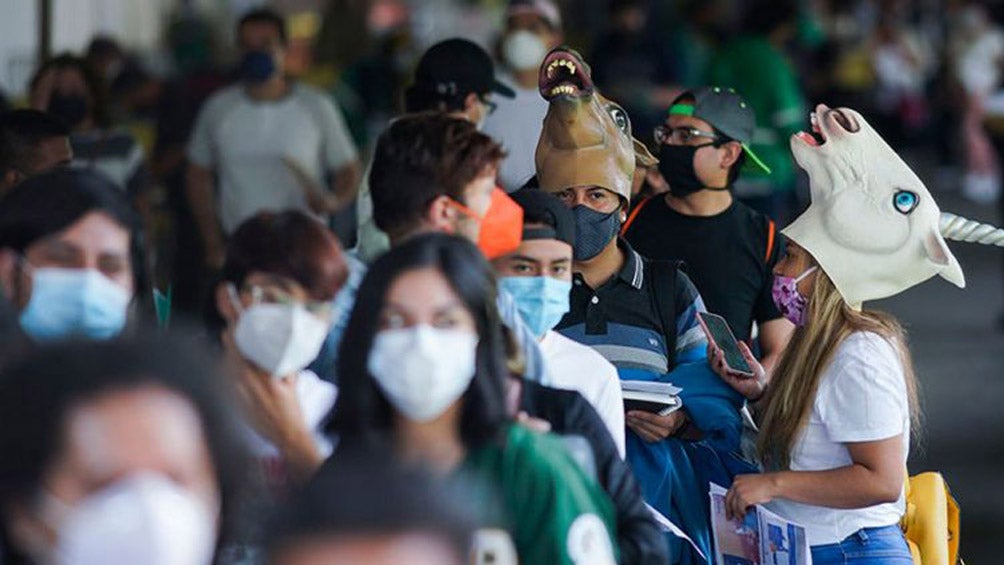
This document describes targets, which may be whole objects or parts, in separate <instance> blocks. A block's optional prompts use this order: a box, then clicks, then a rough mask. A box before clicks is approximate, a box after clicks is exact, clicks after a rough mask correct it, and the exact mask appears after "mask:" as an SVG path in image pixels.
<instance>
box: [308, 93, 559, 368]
mask: <svg viewBox="0 0 1004 565" xmlns="http://www.w3.org/2000/svg"><path fill="white" fill-rule="evenodd" d="M504 156H505V152H504V151H502V148H501V147H499V145H498V144H497V143H495V142H494V141H493V140H492V139H491V138H490V137H488V136H487V135H485V134H483V133H481V132H479V131H478V130H477V129H476V128H475V127H474V124H472V123H471V122H470V121H468V120H464V119H461V118H457V117H454V116H450V115H447V114H444V113H442V112H423V113H418V114H409V115H405V116H402V117H400V118H398V119H397V120H395V121H394V122H392V123H391V124H390V126H389V127H388V128H387V130H386V131H384V132H383V133H382V134H381V135H380V138H379V139H378V140H377V146H376V149H375V151H374V155H373V166H372V168H371V170H370V174H369V177H368V180H369V186H370V189H371V192H370V194H371V196H372V203H373V218H374V222H375V224H376V227H378V228H379V229H380V230H381V231H382V232H385V233H386V234H388V235H389V236H390V244H391V245H392V246H397V245H400V244H401V243H403V242H405V241H407V240H408V239H410V238H412V237H414V236H415V235H418V234H422V233H426V232H445V233H452V234H457V235H460V236H462V237H464V238H466V239H468V240H469V241H471V242H476V243H477V244H478V248H479V249H480V250H481V252H482V253H483V254H484V255H485V256H486V257H488V258H490V259H491V258H495V257H497V256H499V255H502V254H505V253H509V252H511V251H512V250H513V249H515V248H516V247H518V246H519V241H520V237H521V235H522V224H523V217H522V209H521V208H520V207H519V206H518V205H517V204H516V203H515V202H513V201H512V199H511V198H509V196H508V195H506V193H505V192H504V191H502V190H501V189H499V188H497V187H496V186H495V174H496V171H497V170H498V164H499V162H500V161H501V160H502V158H503V157H504ZM349 257H350V261H352V259H351V255H349ZM351 270H352V276H351V278H350V282H349V284H348V285H347V286H348V287H349V292H346V291H343V292H342V293H341V294H340V295H339V298H338V300H339V301H340V302H341V303H342V304H344V305H345V308H344V309H343V312H345V313H347V312H348V311H349V310H350V309H351V305H352V301H353V300H354V296H355V292H356V291H355V290H354V289H356V288H358V281H359V280H360V279H361V276H362V275H363V274H365V272H366V266H365V265H364V264H362V263H360V262H359V261H352V267H351ZM350 293H351V294H350ZM498 310H499V312H500V314H501V317H502V322H503V323H504V324H505V325H506V326H507V327H508V328H510V330H511V331H512V333H513V335H514V337H515V339H516V341H517V343H518V344H519V347H520V350H521V353H522V357H523V359H524V362H525V364H526V370H525V375H526V378H528V379H530V380H532V381H541V380H542V379H543V378H544V374H545V367H544V361H543V357H542V356H541V353H540V348H539V347H538V345H537V340H536V337H535V336H534V334H533V332H532V331H531V330H530V328H528V327H527V325H526V323H525V322H524V321H523V320H522V318H521V317H520V315H519V312H518V311H517V309H516V304H515V302H513V300H512V297H511V296H509V294H508V293H505V292H502V293H499V296H498ZM346 323H347V315H345V314H343V316H342V317H341V318H340V319H339V321H338V322H337V323H336V325H335V327H334V328H333V329H332V332H331V334H330V335H329V336H328V340H327V341H326V343H325V346H324V349H323V350H322V353H321V357H322V358H323V359H324V365H325V367H329V368H328V369H324V370H323V371H322V373H321V374H322V376H325V377H326V378H331V379H332V380H334V379H335V378H336V377H335V376H334V375H333V373H336V371H335V370H334V367H333V366H332V365H333V364H334V363H335V362H336V361H335V359H336V357H337V347H338V344H339V342H340V340H341V336H342V334H343V331H344V327H345V324H346Z"/></svg>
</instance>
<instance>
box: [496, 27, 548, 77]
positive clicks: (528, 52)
mask: <svg viewBox="0 0 1004 565" xmlns="http://www.w3.org/2000/svg"><path fill="white" fill-rule="evenodd" d="M545 55H547V46H546V45H544V42H543V41H541V39H540V38H539V37H537V36H536V35H534V34H533V33H531V32H529V31H526V30H523V29H521V30H519V31H516V32H514V33H513V34H512V35H510V36H509V37H507V38H506V39H505V41H504V42H503V43H502V57H503V58H505V62H506V64H507V65H509V68H510V69H512V70H514V71H528V70H530V69H536V68H537V67H539V66H540V63H541V62H542V61H543V60H544V56H545Z"/></svg>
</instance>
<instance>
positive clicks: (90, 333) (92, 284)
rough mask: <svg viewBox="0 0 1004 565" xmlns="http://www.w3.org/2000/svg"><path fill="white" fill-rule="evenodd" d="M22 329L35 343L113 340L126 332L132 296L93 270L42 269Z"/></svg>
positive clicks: (36, 276)
mask: <svg viewBox="0 0 1004 565" xmlns="http://www.w3.org/2000/svg"><path fill="white" fill-rule="evenodd" d="M31 279H32V280H31V298H30V299H29V300H28V305H27V306H26V307H25V308H24V310H23V311H22V312H21V317H20V322H21V329H22V330H24V332H25V333H26V334H28V336H30V337H31V338H32V339H34V340H35V341H52V340H57V339H66V338H71V337H75V336H77V337H86V338H90V339H111V338H113V337H115V336H117V335H118V334H119V333H121V332H122V328H123V327H125V322H126V310H127V309H128V307H129V300H130V296H129V293H128V292H127V291H126V290H125V289H124V288H122V287H121V286H119V285H117V284H115V283H114V282H112V280H111V279H109V278H108V277H106V276H104V275H103V274H101V273H99V272H98V271H96V270H93V269H59V268H38V269H34V270H33V271H32V277H31Z"/></svg>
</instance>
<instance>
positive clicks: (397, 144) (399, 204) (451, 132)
mask: <svg viewBox="0 0 1004 565" xmlns="http://www.w3.org/2000/svg"><path fill="white" fill-rule="evenodd" d="M504 157H505V152H504V151H503V150H502V146H500V145H499V144H498V143H496V142H495V141H494V140H493V139H492V138H491V137H489V136H487V135H485V134H484V133H481V132H479V131H478V130H477V128H476V127H475V126H474V124H472V123H471V122H469V121H467V120H464V119H461V118H456V117H451V116H449V115H446V114H443V113H439V112H424V113H420V114H411V115H405V116H402V117H401V118H399V119H397V120H395V121H394V122H393V123H391V124H390V126H389V127H388V128H387V129H386V130H385V131H384V132H383V133H382V134H381V135H380V138H379V139H378V140H377V145H376V150H375V152H374V155H373V166H372V169H371V170H370V177H369V185H370V193H371V195H372V197H373V220H374V221H375V222H376V225H377V227H379V228H380V229H381V230H383V231H385V232H387V233H388V234H390V235H391V236H392V237H394V236H396V235H399V234H402V233H407V232H408V231H410V230H412V229H414V228H415V226H417V225H418V224H419V223H420V222H421V220H422V216H423V215H424V214H425V211H426V209H427V208H428V207H429V204H431V203H432V201H433V200H435V199H436V198H437V197H439V196H443V195H446V196H449V197H450V198H452V199H454V200H456V201H458V202H461V203H463V201H464V188H465V187H466V186H467V185H468V184H469V183H470V182H471V181H473V180H474V179H476V178H477V177H478V176H480V175H481V174H482V173H483V172H484V170H485V169H486V168H488V167H496V166H498V163H499V162H500V161H501V160H502V159H503V158H504Z"/></svg>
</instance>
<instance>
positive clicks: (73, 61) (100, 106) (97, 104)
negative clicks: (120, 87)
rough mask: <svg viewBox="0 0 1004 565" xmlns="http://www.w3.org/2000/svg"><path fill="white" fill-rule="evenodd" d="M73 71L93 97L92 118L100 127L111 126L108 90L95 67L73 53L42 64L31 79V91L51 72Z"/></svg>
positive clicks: (64, 54) (61, 55) (58, 56)
mask: <svg viewBox="0 0 1004 565" xmlns="http://www.w3.org/2000/svg"><path fill="white" fill-rule="evenodd" d="M66 69H72V70H75V71H77V72H79V73H80V75H81V76H82V77H83V79H84V86H86V87H87V92H88V94H90V97H91V117H92V119H93V120H94V123H95V124H97V125H98V126H99V127H108V126H110V125H111V121H112V120H111V112H110V110H109V108H108V90H107V88H106V85H105V84H104V82H103V81H102V80H101V77H99V76H98V74H97V72H96V71H95V70H94V68H93V67H91V65H90V64H89V63H88V62H87V61H86V60H84V59H82V58H80V57H77V56H76V55H73V54H72V53H62V54H59V55H56V56H55V57H53V58H51V59H49V60H48V61H46V62H44V63H42V66H40V67H39V68H38V70H37V71H35V74H34V75H33V76H32V77H31V82H30V83H29V84H30V89H31V90H32V91H33V92H34V90H35V89H36V88H38V83H39V81H40V80H41V79H42V77H43V76H44V75H45V73H47V72H49V71H62V70H66Z"/></svg>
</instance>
